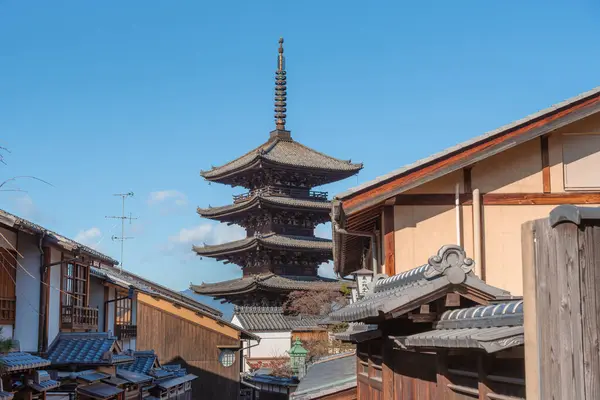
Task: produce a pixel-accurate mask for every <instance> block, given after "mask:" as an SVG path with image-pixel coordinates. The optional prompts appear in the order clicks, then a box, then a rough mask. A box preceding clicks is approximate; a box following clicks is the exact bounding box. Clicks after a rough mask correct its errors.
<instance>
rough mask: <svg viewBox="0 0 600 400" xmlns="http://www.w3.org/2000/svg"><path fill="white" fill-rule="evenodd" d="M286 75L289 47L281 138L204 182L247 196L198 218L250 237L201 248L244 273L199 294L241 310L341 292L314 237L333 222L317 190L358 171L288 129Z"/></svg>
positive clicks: (324, 244)
mask: <svg viewBox="0 0 600 400" xmlns="http://www.w3.org/2000/svg"><path fill="white" fill-rule="evenodd" d="M286 96H287V93H286V71H285V59H284V56H283V39H280V40H279V55H278V58H277V71H276V73H275V130H274V131H272V132H271V133H270V137H269V140H267V142H265V143H263V144H262V145H260V146H259V147H257V148H255V149H254V150H251V151H250V152H248V153H246V154H245V155H243V156H241V157H239V158H237V159H235V160H233V161H231V162H229V163H227V164H225V165H223V166H220V167H213V168H212V169H211V170H210V171H202V172H201V175H202V176H203V177H204V178H205V179H207V180H208V181H211V182H218V183H223V184H227V185H231V186H233V187H235V186H242V187H244V188H246V189H247V190H248V191H247V192H246V193H244V194H241V195H237V196H234V197H233V204H230V205H226V206H222V207H210V208H198V214H200V216H202V217H204V218H210V219H214V220H217V221H220V222H223V223H227V224H237V225H240V226H242V227H244V228H245V229H246V232H247V236H246V238H244V239H242V240H238V241H234V242H229V243H224V244H220V245H204V246H194V251H195V252H196V253H197V254H198V255H201V256H206V257H212V258H215V259H217V260H222V261H224V262H226V263H234V264H237V265H239V266H240V267H241V268H242V271H243V277H242V278H240V279H235V280H230V281H224V282H219V283H212V284H206V283H203V284H201V285H198V286H192V289H193V290H194V291H195V292H196V293H198V294H202V295H208V296H212V297H215V298H221V299H224V300H226V301H228V302H231V303H234V304H236V305H238V306H258V305H263V306H267V305H268V306H280V305H281V304H282V302H283V301H284V300H285V297H286V295H287V294H288V293H289V292H290V291H294V290H314V289H320V288H323V287H330V288H334V287H339V286H340V282H339V281H336V280H331V279H326V278H322V277H319V276H318V275H317V270H318V267H319V265H320V264H322V263H324V262H327V261H329V260H331V259H332V244H331V240H328V239H322V238H317V237H315V235H314V229H315V227H316V226H317V225H318V224H321V223H324V222H327V221H329V220H330V217H329V213H330V211H331V203H330V202H329V201H328V199H327V193H325V192H318V191H313V188H314V187H316V186H320V185H323V184H326V183H330V182H335V181H338V180H341V179H344V178H347V177H349V176H351V175H354V174H356V173H357V172H358V171H359V170H360V169H361V168H362V164H353V163H352V162H351V161H343V160H339V159H336V158H333V157H329V156H327V155H325V154H322V153H319V152H317V151H315V150H313V149H311V148H308V147H306V146H304V145H302V144H300V143H299V142H297V141H295V140H293V139H292V136H291V133H290V131H288V130H286V128H285V120H286Z"/></svg>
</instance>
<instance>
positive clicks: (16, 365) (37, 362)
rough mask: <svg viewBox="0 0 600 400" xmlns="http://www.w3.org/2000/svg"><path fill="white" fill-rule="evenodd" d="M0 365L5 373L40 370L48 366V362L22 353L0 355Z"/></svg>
mask: <svg viewBox="0 0 600 400" xmlns="http://www.w3.org/2000/svg"><path fill="white" fill-rule="evenodd" d="M0 363H2V366H3V368H4V370H5V371H7V372H14V371H23V370H27V369H34V368H42V367H47V366H48V365H50V361H48V360H46V359H44V358H41V357H38V356H34V355H32V354H29V353H25V352H22V351H15V352H11V353H7V354H4V355H0Z"/></svg>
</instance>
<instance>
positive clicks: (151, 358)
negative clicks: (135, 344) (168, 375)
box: [118, 350, 158, 374]
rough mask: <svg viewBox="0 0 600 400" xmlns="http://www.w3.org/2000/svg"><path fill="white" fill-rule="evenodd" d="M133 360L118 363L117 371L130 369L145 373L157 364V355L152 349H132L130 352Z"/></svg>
mask: <svg viewBox="0 0 600 400" xmlns="http://www.w3.org/2000/svg"><path fill="white" fill-rule="evenodd" d="M131 355H132V356H133V358H134V361H133V362H132V363H131V364H125V365H120V366H119V367H118V371H130V372H137V373H140V374H147V373H148V372H150V370H151V369H152V368H154V367H155V366H156V364H157V360H158V357H157V355H156V353H154V350H146V351H134V352H133V353H132V354H131Z"/></svg>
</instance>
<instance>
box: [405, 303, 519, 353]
mask: <svg viewBox="0 0 600 400" xmlns="http://www.w3.org/2000/svg"><path fill="white" fill-rule="evenodd" d="M435 328H436V329H434V330H432V331H428V332H423V333H418V334H416V335H411V336H406V337H397V338H395V342H396V344H398V345H399V346H401V347H403V348H406V347H431V348H436V347H439V348H475V349H483V350H485V351H486V352H488V353H493V352H496V351H500V350H505V349H507V348H510V347H514V346H520V345H523V344H524V342H525V338H524V329H523V302H522V301H513V302H507V303H499V304H492V305H488V306H477V307H471V308H463V309H458V310H450V311H446V312H445V313H444V314H442V317H441V318H440V321H439V322H438V323H437V324H436V326H435Z"/></svg>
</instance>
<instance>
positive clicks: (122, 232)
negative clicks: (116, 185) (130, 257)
mask: <svg viewBox="0 0 600 400" xmlns="http://www.w3.org/2000/svg"><path fill="white" fill-rule="evenodd" d="M113 196H121V198H122V200H123V208H122V211H121V216H120V217H119V216H114V215H113V216H106V217H105V218H111V219H120V220H121V236H115V235H113V236H112V237H111V239H112V240H113V241H115V240H116V241H120V242H121V260H120V263H119V264H120V270H121V271H122V270H123V245H124V244H125V241H126V240H128V239H133V237H132V236H125V220H129V224H131V221H132V220H134V219H137V218H134V217H132V216H131V213H129V216H126V215H125V199H126V198H128V197H133V192H129V193H117V194H113Z"/></svg>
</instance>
